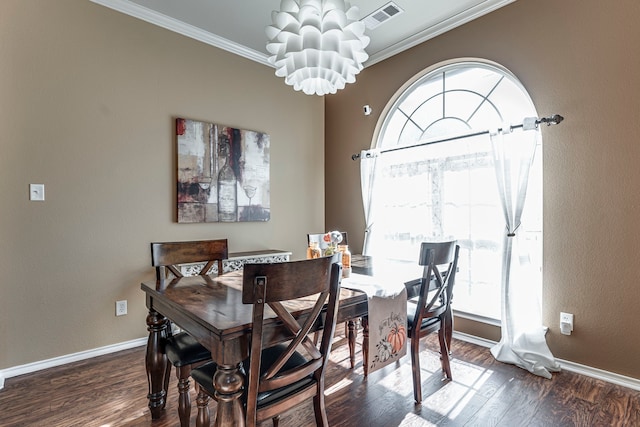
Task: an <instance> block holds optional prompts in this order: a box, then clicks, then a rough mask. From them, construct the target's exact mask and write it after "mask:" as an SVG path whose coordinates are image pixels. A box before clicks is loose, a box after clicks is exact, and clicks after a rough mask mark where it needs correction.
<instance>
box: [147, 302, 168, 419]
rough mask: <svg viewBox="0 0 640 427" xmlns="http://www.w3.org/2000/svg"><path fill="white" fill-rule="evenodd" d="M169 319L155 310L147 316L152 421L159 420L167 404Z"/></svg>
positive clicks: (148, 372)
mask: <svg viewBox="0 0 640 427" xmlns="http://www.w3.org/2000/svg"><path fill="white" fill-rule="evenodd" d="M167 324H168V321H167V319H166V318H165V317H164V316H163V315H161V314H160V313H158V312H157V311H154V310H149V315H148V316H147V330H148V331H149V339H148V341H147V354H146V357H145V366H146V369H147V382H148V384H149V394H147V399H149V410H150V411H151V419H154V420H156V419H158V418H160V417H161V416H162V412H163V409H164V406H165V403H166V395H167V390H166V381H165V378H166V376H167V375H168V372H167V371H168V369H167V364H168V361H167V356H166V355H165V354H164V351H162V342H163V340H164V339H165V338H166V337H167Z"/></svg>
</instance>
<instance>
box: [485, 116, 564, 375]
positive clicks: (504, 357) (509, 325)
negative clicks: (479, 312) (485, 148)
mask: <svg viewBox="0 0 640 427" xmlns="http://www.w3.org/2000/svg"><path fill="white" fill-rule="evenodd" d="M504 128H506V129H509V127H508V126H505V127H503V129H504ZM525 128H526V127H525ZM538 134H539V131H538V130H528V131H516V132H514V133H497V132H492V133H491V134H490V137H491V145H492V149H493V157H494V162H495V170H496V178H497V182H498V192H499V194H500V199H501V201H502V207H503V210H504V216H505V221H506V230H505V235H504V252H503V260H502V282H501V294H502V295H501V296H502V301H501V303H502V307H501V311H502V337H501V339H500V342H499V343H498V344H496V345H495V346H493V347H492V348H491V353H492V354H493V356H494V357H495V358H496V359H497V360H499V361H501V362H505V363H512V364H515V365H517V366H519V367H521V368H524V369H526V370H528V371H529V372H531V373H533V374H536V375H539V376H542V377H545V378H551V372H557V371H559V370H560V365H559V364H558V363H557V362H556V360H555V358H554V357H553V355H552V354H551V351H550V350H549V347H548V346H547V342H546V340H545V334H546V331H547V328H546V327H544V326H542V308H541V307H542V305H541V296H542V289H541V283H542V282H541V280H540V274H541V272H539V271H535V269H532V268H531V265H530V262H529V255H528V253H527V251H526V250H524V245H523V243H524V241H523V240H524V238H523V237H524V236H521V235H519V234H518V227H520V221H521V218H522V212H523V209H524V205H525V199H526V194H527V183H528V181H529V168H530V166H531V163H532V161H533V156H534V153H535V148H536V143H537V138H538Z"/></svg>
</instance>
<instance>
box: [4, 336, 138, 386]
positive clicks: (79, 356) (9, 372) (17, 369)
mask: <svg viewBox="0 0 640 427" xmlns="http://www.w3.org/2000/svg"><path fill="white" fill-rule="evenodd" d="M146 344H147V337H144V338H137V339H135V340H131V341H125V342H121V343H118V344H112V345H107V346H104V347H99V348H94V349H92V350H85V351H80V352H78V353H73V354H67V355H64V356H59V357H54V358H52V359H47V360H41V361H39V362H33V363H27V364H26V365H19V366H14V367H12V368H7V369H2V370H0V390H2V389H3V388H4V380H5V378H11V377H17V376H18V375H24V374H30V373H32V372H36V371H40V370H43V369H47V368H53V367H55V366H60V365H65V364H67V363H71V362H77V361H80V360H85V359H91V358H92V357H97V356H102V355H105V354H110V353H115V352H118V351H122V350H128V349H130V348H134V347H140V346H142V345H146Z"/></svg>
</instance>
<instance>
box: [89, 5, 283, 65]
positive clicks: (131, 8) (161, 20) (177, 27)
mask: <svg viewBox="0 0 640 427" xmlns="http://www.w3.org/2000/svg"><path fill="white" fill-rule="evenodd" d="M90 1H91V2H93V3H96V4H99V5H102V6H105V7H108V8H109V9H113V10H115V11H118V12H121V13H124V14H125V15H129V16H132V17H134V18H138V19H140V20H143V21H145V22H148V23H150V24H154V25H157V26H159V27H162V28H165V29H167V30H170V31H173V32H175V33H178V34H182V35H183V36H186V37H189V38H192V39H194V40H198V41H201V42H203V43H206V44H208V45H211V46H215V47H217V48H220V49H222V50H226V51H227V52H231V53H233V54H235V55H238V56H242V57H244V58H247V59H250V60H252V61H255V62H258V63H260V64H263V65H267V66H269V67H273V66H272V65H271V64H270V63H269V61H268V60H267V58H268V56H267V54H264V53H261V52H258V51H256V50H253V49H249V48H248V47H245V46H242V45H240V44H238V43H234V42H232V41H231V40H227V39H225V38H223V37H220V36H217V35H215V34H212V33H210V32H208V31H204V30H202V29H200V28H198V27H195V26H193V25H190V24H186V23H184V22H182V21H178V20H177V19H174V18H171V17H169V16H166V15H163V14H161V13H158V12H156V11H154V10H151V9H149V8H146V7H144V6H140V5H139V4H137V3H133V2H131V1H129V0H90Z"/></svg>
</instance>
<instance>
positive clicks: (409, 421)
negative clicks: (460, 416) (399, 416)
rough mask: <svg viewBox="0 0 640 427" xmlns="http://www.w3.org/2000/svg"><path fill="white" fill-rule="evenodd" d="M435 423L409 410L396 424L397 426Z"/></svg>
mask: <svg viewBox="0 0 640 427" xmlns="http://www.w3.org/2000/svg"><path fill="white" fill-rule="evenodd" d="M435 425H436V424H433V423H430V422H429V421H427V420H425V419H424V418H421V417H420V416H419V415H416V414H414V413H412V412H410V413H408V414H407V415H405V416H404V419H403V420H402V421H401V422H400V424H398V427H418V426H419V427H431V426H435Z"/></svg>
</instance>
